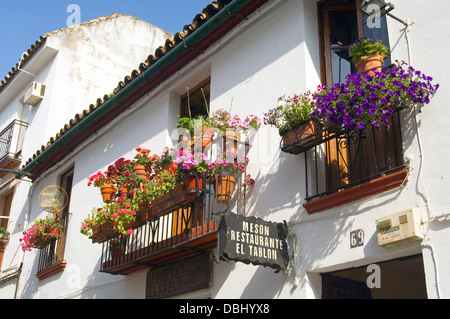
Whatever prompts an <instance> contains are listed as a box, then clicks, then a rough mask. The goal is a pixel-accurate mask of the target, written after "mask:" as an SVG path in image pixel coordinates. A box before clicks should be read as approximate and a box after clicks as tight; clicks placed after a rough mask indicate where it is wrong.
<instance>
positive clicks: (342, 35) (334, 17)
mask: <svg viewBox="0 0 450 319" xmlns="http://www.w3.org/2000/svg"><path fill="white" fill-rule="evenodd" d="M360 6H361V0H338V1H336V0H333V1H330V0H327V1H321V2H320V3H319V23H320V25H319V26H320V29H319V33H320V38H321V42H320V48H321V53H322V54H321V56H322V61H321V66H322V68H321V69H322V82H323V83H324V84H333V83H341V82H343V81H345V77H346V76H347V75H348V74H351V73H355V72H356V69H355V67H354V65H353V64H352V63H351V59H350V57H349V54H348V48H349V46H350V45H351V44H352V43H353V42H355V41H356V40H357V39H359V38H362V37H367V38H372V39H378V40H382V41H383V42H384V43H385V44H386V45H387V46H389V37H388V34H387V22H386V16H383V17H381V19H380V24H379V26H380V27H373V25H367V24H365V20H366V19H367V17H365V16H364V15H363V13H362V12H361V11H360V10H359V7H360ZM389 63H390V60H389V59H386V63H385V64H387V65H389Z"/></svg>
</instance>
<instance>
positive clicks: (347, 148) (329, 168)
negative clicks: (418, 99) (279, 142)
mask: <svg viewBox="0 0 450 319" xmlns="http://www.w3.org/2000/svg"><path fill="white" fill-rule="evenodd" d="M389 124H390V129H389V130H387V129H380V130H377V129H375V128H374V127H367V128H366V129H364V130H362V131H361V130H356V131H352V132H345V131H330V130H326V129H325V130H322V131H320V132H318V133H317V134H320V135H321V137H322V138H321V139H320V142H317V143H315V144H311V145H309V146H308V147H307V148H299V147H294V148H292V147H291V148H289V147H286V146H285V150H286V149H287V150H291V151H293V152H295V153H296V154H301V153H303V155H304V172H305V188H306V200H308V201H310V200H313V199H315V198H319V197H324V196H327V195H330V194H332V193H337V192H340V191H342V190H344V189H348V188H351V187H353V186H356V185H360V184H363V183H365V182H368V181H370V180H373V179H375V178H377V177H381V176H383V175H387V174H389V173H392V172H395V171H398V170H401V169H403V168H404V167H405V164H404V159H403V147H402V133H401V125H400V117H399V112H396V113H394V115H393V116H392V118H391V120H390V123H389Z"/></svg>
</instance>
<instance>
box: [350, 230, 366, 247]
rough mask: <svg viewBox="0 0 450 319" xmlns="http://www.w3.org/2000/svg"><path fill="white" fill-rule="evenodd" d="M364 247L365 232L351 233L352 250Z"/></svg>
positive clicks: (356, 231) (355, 231)
mask: <svg viewBox="0 0 450 319" xmlns="http://www.w3.org/2000/svg"><path fill="white" fill-rule="evenodd" d="M363 245H364V231H363V230H362V229H358V230H354V231H352V232H351V233H350V248H356V247H360V246H363Z"/></svg>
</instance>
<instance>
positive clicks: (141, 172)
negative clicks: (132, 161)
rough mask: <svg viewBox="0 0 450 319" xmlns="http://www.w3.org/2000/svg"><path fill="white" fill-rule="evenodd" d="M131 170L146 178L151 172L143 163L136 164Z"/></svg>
mask: <svg viewBox="0 0 450 319" xmlns="http://www.w3.org/2000/svg"><path fill="white" fill-rule="evenodd" d="M133 171H134V172H135V173H136V174H137V175H138V176H139V177H140V178H143V179H148V178H149V177H150V174H151V170H150V169H149V168H148V167H147V166H145V165H136V166H134V167H133Z"/></svg>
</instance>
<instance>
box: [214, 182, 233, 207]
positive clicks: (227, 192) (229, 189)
mask: <svg viewBox="0 0 450 319" xmlns="http://www.w3.org/2000/svg"><path fill="white" fill-rule="evenodd" d="M235 183H236V178H235V177H234V176H230V175H218V176H214V179H213V186H214V191H215V193H216V200H217V202H218V203H223V204H228V201H229V200H230V199H231V196H232V195H233V191H234V185H235Z"/></svg>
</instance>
